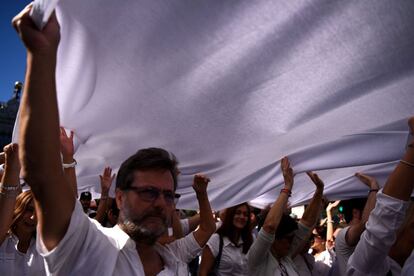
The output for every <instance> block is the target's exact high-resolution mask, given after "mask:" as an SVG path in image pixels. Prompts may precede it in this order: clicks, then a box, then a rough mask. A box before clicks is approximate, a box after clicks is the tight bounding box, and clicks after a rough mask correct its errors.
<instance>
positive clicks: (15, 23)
mask: <svg viewBox="0 0 414 276" xmlns="http://www.w3.org/2000/svg"><path fill="white" fill-rule="evenodd" d="M32 6H33V2H32V3H30V4H29V5H27V6H26V7H25V8H24V9H23V10H22V11H21V12H19V13H18V14H17V15H16V16H15V17H13V19H12V26H13V28H14V29H15V30H16V32H18V33H19V32H20V31H19V29H20V25H21V21H22V19H23V18H24V17H25V16H27V14H28V13H30V10H31V9H32Z"/></svg>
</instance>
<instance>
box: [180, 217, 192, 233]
mask: <svg viewBox="0 0 414 276" xmlns="http://www.w3.org/2000/svg"><path fill="white" fill-rule="evenodd" d="M180 223H181V228H182V229H183V234H184V236H185V235H188V234H189V233H190V225H189V223H188V218H186V219H180Z"/></svg>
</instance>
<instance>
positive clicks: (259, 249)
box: [247, 227, 275, 275]
mask: <svg viewBox="0 0 414 276" xmlns="http://www.w3.org/2000/svg"><path fill="white" fill-rule="evenodd" d="M274 240H275V235H274V234H270V233H267V232H266V231H265V230H264V229H263V227H262V228H261V229H260V231H259V234H258V235H257V239H256V240H255V241H254V242H253V244H252V246H250V249H249V251H248V252H247V265H248V267H249V274H252V275H253V274H255V271H256V270H257V269H258V268H259V267H260V266H261V265H262V263H263V262H264V261H265V260H266V258H267V255H268V254H269V252H270V248H271V247H272V244H273V242H274Z"/></svg>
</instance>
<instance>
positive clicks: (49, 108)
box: [13, 5, 215, 276]
mask: <svg viewBox="0 0 414 276" xmlns="http://www.w3.org/2000/svg"><path fill="white" fill-rule="evenodd" d="M30 10H31V5H29V6H27V7H26V8H25V9H24V10H23V11H22V12H21V13H20V14H18V15H17V16H16V17H15V18H14V19H13V26H14V28H15V29H16V31H17V32H18V34H19V36H20V38H21V39H22V41H23V43H24V44H25V46H26V48H27V71H26V84H25V91H24V94H23V98H22V102H21V106H20V108H21V109H20V112H21V113H20V114H21V117H20V137H19V139H20V140H19V143H20V145H21V147H20V148H19V150H20V152H19V153H20V161H21V164H22V174H23V176H24V179H25V180H26V182H27V183H30V186H31V189H32V192H33V195H34V199H35V205H36V214H37V217H38V226H39V227H38V231H37V233H38V235H39V236H38V238H37V248H38V251H39V252H40V253H41V254H42V255H43V256H44V258H45V261H46V271H47V272H48V273H49V274H53V275H88V276H90V275H144V274H145V275H156V274H159V275H184V274H185V273H186V272H187V265H186V263H185V262H186V261H190V260H191V259H193V258H194V257H195V256H196V255H197V253H199V252H200V251H201V248H202V247H203V246H204V245H205V244H206V242H207V241H208V239H209V238H210V236H211V234H213V232H214V231H215V223H214V219H213V216H212V212H211V208H210V203H209V201H208V197H207V191H206V190H207V184H208V182H209V179H208V178H207V177H205V176H202V175H197V176H195V178H194V185H193V188H194V190H195V192H196V195H197V199H198V203H199V207H200V217H201V220H200V227H199V229H198V230H197V231H195V232H194V233H190V234H189V235H187V236H186V237H184V238H182V239H179V240H177V241H175V242H173V243H170V244H168V245H166V246H162V245H159V244H157V243H156V239H157V238H158V237H159V236H160V235H162V234H163V233H164V231H166V228H167V225H168V218H169V217H170V214H171V212H173V211H174V210H175V204H174V202H175V200H176V199H177V198H178V196H177V195H176V194H175V190H176V187H177V179H176V176H177V173H178V170H177V168H176V164H177V163H176V161H175V159H174V158H173V156H172V155H170V154H169V153H168V152H167V151H165V150H163V149H158V148H150V149H144V150H140V151H138V152H137V153H136V154H134V155H133V156H131V157H130V158H128V159H127V160H126V161H125V162H124V163H123V164H122V165H121V168H120V170H119V172H118V176H117V183H116V202H117V205H118V207H119V209H120V213H119V221H118V225H116V226H115V227H113V228H104V227H102V226H101V225H100V224H99V223H98V222H95V221H93V220H90V219H89V218H88V217H87V216H86V215H85V214H84V213H83V210H82V206H81V205H80V203H79V202H77V200H76V198H75V196H74V193H73V190H72V187H71V186H70V184H69V183H68V182H67V181H66V180H65V177H64V174H63V169H62V162H61V157H60V141H59V115H58V106H57V101H56V85H55V69H56V56H57V47H58V44H59V38H60V37H59V24H58V22H57V20H56V16H55V15H54V14H53V15H52V16H51V18H50V20H49V22H48V23H47V24H46V26H45V27H44V29H43V30H42V31H39V30H38V29H36V27H35V25H34V23H33V21H32V20H31V18H30V16H29V13H30Z"/></svg>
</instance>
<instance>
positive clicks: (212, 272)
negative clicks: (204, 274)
mask: <svg viewBox="0 0 414 276" xmlns="http://www.w3.org/2000/svg"><path fill="white" fill-rule="evenodd" d="M219 237H220V245H219V252H218V254H217V257H216V258H215V259H214V266H213V269H211V270H210V272H209V273H208V275H209V276H215V275H217V269H218V267H219V265H220V260H221V253H222V252H223V237H222V236H221V235H220V234H219Z"/></svg>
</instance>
